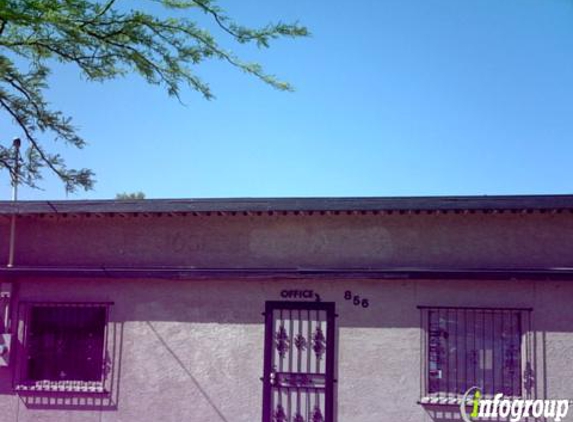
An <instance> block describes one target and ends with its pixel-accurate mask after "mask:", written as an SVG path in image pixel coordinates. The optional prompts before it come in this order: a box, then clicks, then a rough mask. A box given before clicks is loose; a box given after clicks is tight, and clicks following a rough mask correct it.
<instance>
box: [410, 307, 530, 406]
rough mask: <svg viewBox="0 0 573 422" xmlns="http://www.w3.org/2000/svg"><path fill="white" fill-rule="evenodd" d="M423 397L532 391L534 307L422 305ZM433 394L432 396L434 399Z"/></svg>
mask: <svg viewBox="0 0 573 422" xmlns="http://www.w3.org/2000/svg"><path fill="white" fill-rule="evenodd" d="M419 308H420V319H421V327H422V336H421V350H422V355H421V356H422V357H421V374H420V375H421V377H420V380H421V393H422V400H423V401H424V400H426V401H427V400H428V399H435V400H437V401H438V402H440V400H441V399H446V400H448V399H459V398H461V397H462V396H463V394H464V393H465V392H466V391H467V390H468V389H469V388H471V387H474V386H475V387H479V388H480V390H481V392H482V394H483V395H484V396H493V395H495V394H497V393H503V394H504V395H505V396H509V397H524V396H529V395H530V393H531V377H530V368H531V362H532V356H531V354H532V347H530V346H531V339H530V332H531V309H514V308H506V309H496V308H457V307H419ZM435 400H430V402H432V401H435Z"/></svg>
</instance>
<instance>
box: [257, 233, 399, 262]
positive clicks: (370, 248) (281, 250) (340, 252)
mask: <svg viewBox="0 0 573 422" xmlns="http://www.w3.org/2000/svg"><path fill="white" fill-rule="evenodd" d="M350 244H352V247H351V248H349V247H348V245H350ZM393 249H394V248H393V242H392V237H391V235H390V232H389V231H388V230H387V229H386V228H384V227H379V226H378V227H370V228H364V229H353V228H336V229H323V230H316V231H309V230H307V229H305V228H304V227H300V226H299V227H296V226H284V227H273V228H264V229H255V230H253V231H252V232H251V237H250V250H251V252H252V253H254V254H256V255H258V256H261V257H264V258H280V259H281V260H284V259H285V258H286V259H288V258H293V257H297V256H299V255H304V256H306V255H307V254H311V255H312V254H320V255H323V256H325V257H328V258H329V260H343V261H346V262H348V261H353V260H364V259H371V258H376V259H388V258H390V257H391V256H392V253H393Z"/></svg>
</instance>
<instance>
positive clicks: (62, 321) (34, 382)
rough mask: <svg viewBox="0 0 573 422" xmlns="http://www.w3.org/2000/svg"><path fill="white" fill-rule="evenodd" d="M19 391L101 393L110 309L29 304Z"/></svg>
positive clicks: (92, 306)
mask: <svg viewBox="0 0 573 422" xmlns="http://www.w3.org/2000/svg"><path fill="white" fill-rule="evenodd" d="M27 305H28V306H27V309H26V312H25V315H26V316H25V322H24V326H25V332H24V336H23V340H24V356H25V359H24V360H22V362H21V363H20V368H19V369H20V372H21V374H20V380H19V382H18V386H17V388H18V389H19V390H21V391H54V392H60V391H63V392H66V391H71V392H87V393H102V392H105V377H106V372H107V371H106V367H107V366H108V363H109V362H107V347H106V345H107V336H106V332H107V323H108V315H109V305H108V304H101V303H57V304H56V303H29V304H27Z"/></svg>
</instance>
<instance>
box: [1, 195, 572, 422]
mask: <svg viewBox="0 0 573 422" xmlns="http://www.w3.org/2000/svg"><path fill="white" fill-rule="evenodd" d="M13 219H14V221H15V230H14V232H13V233H11V223H12V220H13ZM11 234H14V235H15V236H14V239H15V241H14V245H15V247H14V249H13V251H12V252H13V265H12V266H11V267H8V266H7V263H8V257H9V255H10V250H9V249H10V241H9V239H10V237H11ZM0 259H1V260H2V268H1V269H0V280H1V291H0V296H1V298H0V307H1V309H0V311H1V312H0V315H2V322H1V324H0V328H1V331H2V336H1V340H0V349H1V350H0V365H1V366H0V421H2V422H12V421H14V422H16V421H19V422H26V421H46V422H48V421H54V422H74V421H82V422H84V421H85V422H91V421H93V422H95V421H98V422H101V421H105V422H119V421H122V422H125V421H134V422H152V421H153V422H155V421H162V422H182V421H201V422H211V421H212V422H253V421H263V422H271V421H273V422H275V421H276V422H287V421H288V422H321V421H326V422H380V421H400V422H406V421H413V422H414V421H415V422H419V421H420V422H421V421H442V420H459V406H458V403H459V400H460V398H461V395H462V394H463V393H464V392H465V391H466V390H467V389H468V388H470V387H472V386H479V387H480V388H481V390H482V391H483V393H484V394H485V395H491V394H494V393H497V392H499V393H503V394H504V395H506V396H512V397H524V398H560V399H573V382H572V380H573V308H572V303H573V282H572V280H571V279H572V278H573V196H507V197H436V198H323V199H312V198H306V199H301V198H290V199H288V198H285V199H235V200H230V199H205V200H142V201H55V202H19V203H18V204H12V203H8V202H1V203H0ZM569 413H570V414H569V415H568V418H569V419H567V420H573V411H571V412H569Z"/></svg>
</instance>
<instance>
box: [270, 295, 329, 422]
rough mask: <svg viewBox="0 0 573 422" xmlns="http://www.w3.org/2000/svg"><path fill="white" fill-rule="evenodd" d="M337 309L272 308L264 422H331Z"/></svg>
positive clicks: (311, 306) (275, 304)
mask: <svg viewBox="0 0 573 422" xmlns="http://www.w3.org/2000/svg"><path fill="white" fill-rule="evenodd" d="M334 333H335V331H334V303H323V302H267V304H266V309H265V362H264V376H263V422H332V421H333V383H334V343H335V339H334Z"/></svg>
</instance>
